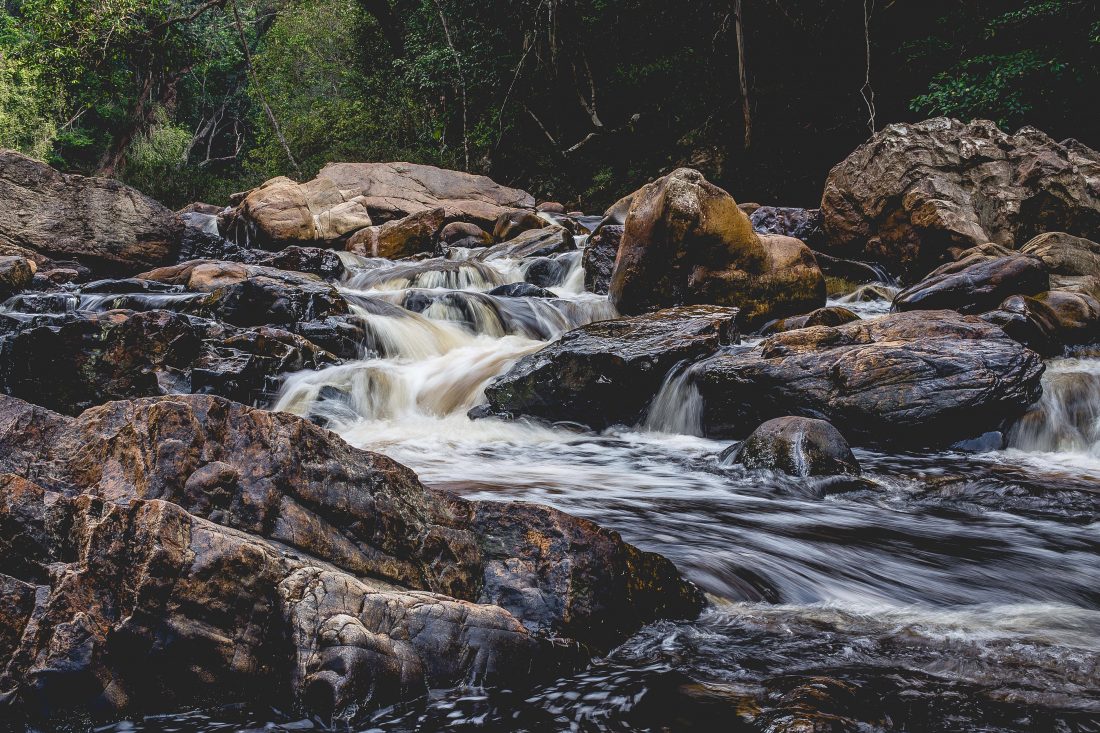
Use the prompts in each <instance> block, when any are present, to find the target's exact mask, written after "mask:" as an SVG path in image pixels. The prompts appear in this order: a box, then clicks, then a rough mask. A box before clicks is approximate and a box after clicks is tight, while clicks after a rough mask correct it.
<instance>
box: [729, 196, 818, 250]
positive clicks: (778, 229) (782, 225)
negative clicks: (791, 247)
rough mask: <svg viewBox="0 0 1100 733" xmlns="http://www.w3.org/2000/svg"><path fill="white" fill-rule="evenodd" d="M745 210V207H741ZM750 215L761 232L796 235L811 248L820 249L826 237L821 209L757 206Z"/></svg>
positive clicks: (757, 229) (753, 225) (754, 225)
mask: <svg viewBox="0 0 1100 733" xmlns="http://www.w3.org/2000/svg"><path fill="white" fill-rule="evenodd" d="M738 208H740V207H738ZM741 210H742V211H744V209H741ZM745 213H746V214H748V215H749V220H750V221H751V222H752V228H753V229H755V230H756V231H757V232H759V233H761V234H780V235H782V236H784V237H794V238H795V239H798V240H800V241H801V242H803V243H804V244H806V245H807V246H808V247H810V248H811V249H820V248H821V246H822V244H823V243H824V239H825V230H824V228H823V227H822V219H821V209H799V208H794V207H789V206H757V207H756V208H755V209H753V210H752V211H751V212H745Z"/></svg>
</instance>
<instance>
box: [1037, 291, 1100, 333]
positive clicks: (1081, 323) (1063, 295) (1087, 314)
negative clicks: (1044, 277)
mask: <svg viewBox="0 0 1100 733" xmlns="http://www.w3.org/2000/svg"><path fill="white" fill-rule="evenodd" d="M1035 299H1036V300H1038V301H1039V302H1041V303H1042V304H1043V305H1045V306H1046V307H1047V308H1049V309H1050V311H1051V312H1052V313H1054V316H1055V319H1056V320H1055V323H1056V327H1057V331H1056V334H1057V337H1058V340H1059V341H1061V342H1062V343H1063V344H1065V345H1067V346H1076V345H1078V344H1090V343H1096V342H1097V341H1100V302H1098V301H1097V300H1096V298H1093V297H1092V296H1090V295H1085V294H1083V293H1072V292H1064V291H1060V290H1051V291H1049V292H1046V293H1040V294H1039V295H1037V296H1035Z"/></svg>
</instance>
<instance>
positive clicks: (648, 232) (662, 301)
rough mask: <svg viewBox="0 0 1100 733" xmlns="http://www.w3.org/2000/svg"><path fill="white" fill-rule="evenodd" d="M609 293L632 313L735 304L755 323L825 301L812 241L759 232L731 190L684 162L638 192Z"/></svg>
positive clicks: (742, 316)
mask: <svg viewBox="0 0 1100 733" xmlns="http://www.w3.org/2000/svg"><path fill="white" fill-rule="evenodd" d="M616 206H619V204H616ZM613 208H614V207H613ZM608 295H609V297H610V298H611V301H612V302H613V303H614V304H615V306H616V307H617V308H618V309H619V311H620V312H622V313H626V314H635V313H641V312H644V311H647V310H653V309H656V308H661V307H667V306H671V305H678V304H684V303H711V304H716V305H729V306H736V307H738V308H739V309H740V313H739V315H738V318H739V319H740V322H741V323H742V324H745V325H746V326H748V327H752V326H754V325H759V324H760V323H762V322H764V321H766V320H768V319H770V318H776V317H783V316H787V315H796V314H798V313H805V312H806V311H809V310H813V309H814V308H817V307H820V306H823V305H824V304H825V280H824V277H823V276H822V274H821V270H820V269H818V267H817V263H816V262H815V261H814V257H813V253H812V252H811V251H810V250H809V248H808V247H806V245H804V244H803V243H802V242H799V241H798V240H796V239H791V238H790V237H783V236H778V235H764V236H761V235H759V234H757V233H756V232H755V231H753V228H752V223H751V222H750V221H749V218H748V217H747V216H746V215H745V213H744V212H743V211H741V210H740V209H739V208H738V207H737V202H736V201H734V200H733V198H732V197H731V196H730V195H729V194H728V193H726V192H725V191H723V190H722V189H720V188H718V187H717V186H714V185H712V184H710V183H708V182H707V181H706V180H705V179H704V178H703V176H702V175H701V174H700V173H698V172H697V171H693V170H691V169H687V168H681V169H679V170H676V171H674V172H673V173H671V174H669V175H668V176H665V177H664V178H660V179H658V180H656V181H654V182H653V183H650V184H649V185H647V186H645V187H643V188H642V189H641V190H639V191H638V192H636V193H635V194H634V195H633V199H632V203H631V204H630V208H629V213H628V215H627V217H626V224H625V230H624V232H623V238H622V243H621V244H620V246H619V254H618V258H617V260H616V262H615V269H614V272H613V274H612V277H611V284H610V288H609V291H608Z"/></svg>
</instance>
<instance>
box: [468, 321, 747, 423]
mask: <svg viewBox="0 0 1100 733" xmlns="http://www.w3.org/2000/svg"><path fill="white" fill-rule="evenodd" d="M736 313H737V311H736V309H733V308H722V307H717V306H682V307H679V308H669V309H667V310H662V311H657V312H656V313H649V314H646V315H642V316H635V317H633V318H624V319H620V320H613V321H599V322H596V323H590V324H588V325H587V326H582V327H580V328H578V329H575V330H573V331H569V332H568V333H566V334H565V335H564V336H562V337H561V339H559V340H558V341H556V342H554V343H552V344H550V345H549V346H546V347H545V348H543V349H542V350H541V351H538V352H536V353H534V354H530V355H528V356H525V357H523V358H522V359H520V360H519V361H518V362H517V363H516V364H515V366H513V367H512V368H511V369H510V370H509V371H508V372H507V373H505V374H504V375H502V376H500V377H498V378H497V379H495V380H494V381H493V382H492V383H491V384H490V385H489V387H488V388H487V389H486V390H485V394H486V397H487V398H488V400H489V406H490V409H491V410H492V411H493V412H495V413H498V414H508V415H512V416H520V415H530V416H533V417H539V418H543V419H546V420H564V421H570V422H577V423H583V424H585V425H589V426H591V427H593V428H596V429H602V428H605V427H607V426H609V425H614V424H617V423H623V424H634V423H635V422H637V421H638V420H639V419H640V418H641V417H642V416H643V415H644V413H645V410H646V407H647V406H648V405H649V403H650V401H651V400H652V399H653V397H654V396H655V395H656V394H657V391H658V389H659V388H660V386H661V383H662V382H663V381H664V378H665V375H666V374H668V372H669V370H670V369H672V367H674V366H675V365H676V364H678V363H679V362H681V361H693V360H695V359H698V358H700V357H702V356H705V355H707V354H710V353H713V352H714V351H715V350H717V349H718V348H719V347H720V346H722V345H723V344H728V343H730V342H731V341H733V340H736V338H737V331H736V328H735V327H734V318H735V317H736Z"/></svg>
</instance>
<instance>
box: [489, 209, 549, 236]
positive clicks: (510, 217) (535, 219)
mask: <svg viewBox="0 0 1100 733" xmlns="http://www.w3.org/2000/svg"><path fill="white" fill-rule="evenodd" d="M546 224H547V221H546V219H543V218H542V217H541V216H539V215H538V214H536V213H535V212H534V211H525V210H523V209H518V210H516V211H509V212H507V213H504V214H501V215H500V216H498V217H497V220H496V221H495V222H494V223H493V239H494V240H495V241H497V242H507V241H508V240H509V239H514V238H515V237H516V236H517V235H519V234H522V233H523V232H526V231H528V230H529V229H542V228H543V227H544V226H546Z"/></svg>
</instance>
